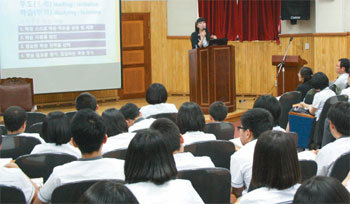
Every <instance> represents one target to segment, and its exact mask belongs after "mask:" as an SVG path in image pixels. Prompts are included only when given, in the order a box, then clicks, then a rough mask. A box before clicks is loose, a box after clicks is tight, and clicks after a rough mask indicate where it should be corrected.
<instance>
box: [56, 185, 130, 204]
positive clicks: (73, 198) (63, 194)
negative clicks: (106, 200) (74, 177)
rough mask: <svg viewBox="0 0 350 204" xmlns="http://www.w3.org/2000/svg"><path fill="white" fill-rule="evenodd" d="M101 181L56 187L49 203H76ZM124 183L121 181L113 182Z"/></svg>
mask: <svg viewBox="0 0 350 204" xmlns="http://www.w3.org/2000/svg"><path fill="white" fill-rule="evenodd" d="M99 181H103V180H87V181H79V182H74V183H67V184H64V185H62V186H59V187H57V188H56V189H55V190H54V191H53V193H52V196H51V203H78V201H79V199H80V197H81V195H83V194H84V192H85V191H86V190H87V189H88V188H90V186H92V185H93V184H95V183H96V182H99ZM115 181H117V182H120V183H124V181H122V180H115Z"/></svg>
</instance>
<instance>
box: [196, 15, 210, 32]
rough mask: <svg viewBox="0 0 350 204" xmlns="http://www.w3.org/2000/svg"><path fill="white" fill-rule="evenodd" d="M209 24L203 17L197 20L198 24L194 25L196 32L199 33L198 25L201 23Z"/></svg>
mask: <svg viewBox="0 0 350 204" xmlns="http://www.w3.org/2000/svg"><path fill="white" fill-rule="evenodd" d="M203 21H204V22H207V21H206V20H205V18H202V17H199V18H198V19H197V20H196V23H195V24H194V29H195V31H196V32H199V28H197V24H198V23H200V22H203Z"/></svg>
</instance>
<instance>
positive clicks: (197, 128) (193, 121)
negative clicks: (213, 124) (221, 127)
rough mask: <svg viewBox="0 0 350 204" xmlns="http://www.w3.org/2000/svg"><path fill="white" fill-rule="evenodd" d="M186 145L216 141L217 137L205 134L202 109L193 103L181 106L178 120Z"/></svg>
mask: <svg viewBox="0 0 350 204" xmlns="http://www.w3.org/2000/svg"><path fill="white" fill-rule="evenodd" d="M176 122H177V125H178V127H179V129H180V133H181V134H183V135H182V137H183V139H184V145H189V144H192V143H195V142H201V141H209V140H216V137H215V135H213V134H209V133H204V132H203V129H204V126H205V119H204V115H203V112H202V110H201V108H200V107H199V106H198V105H197V104H196V103H193V102H185V103H183V104H182V105H181V107H180V109H179V112H178V114H177V119H176Z"/></svg>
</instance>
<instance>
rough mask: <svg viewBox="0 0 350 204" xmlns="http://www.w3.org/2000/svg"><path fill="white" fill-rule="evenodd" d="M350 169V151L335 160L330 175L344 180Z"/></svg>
mask: <svg viewBox="0 0 350 204" xmlns="http://www.w3.org/2000/svg"><path fill="white" fill-rule="evenodd" d="M349 170H350V152H348V153H346V154H343V155H342V156H341V157H339V158H338V159H337V160H335V162H334V165H333V169H332V171H331V174H330V176H331V177H333V178H336V179H338V180H339V181H340V182H342V181H343V180H344V179H345V177H346V175H348V173H349Z"/></svg>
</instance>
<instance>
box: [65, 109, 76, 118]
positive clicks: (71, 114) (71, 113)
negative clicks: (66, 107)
mask: <svg viewBox="0 0 350 204" xmlns="http://www.w3.org/2000/svg"><path fill="white" fill-rule="evenodd" d="M76 112H77V111H71V112H66V113H64V114H65V115H66V116H67V117H68V118H69V119H70V120H72V118H73V117H74V115H75V113H76Z"/></svg>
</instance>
